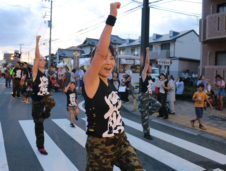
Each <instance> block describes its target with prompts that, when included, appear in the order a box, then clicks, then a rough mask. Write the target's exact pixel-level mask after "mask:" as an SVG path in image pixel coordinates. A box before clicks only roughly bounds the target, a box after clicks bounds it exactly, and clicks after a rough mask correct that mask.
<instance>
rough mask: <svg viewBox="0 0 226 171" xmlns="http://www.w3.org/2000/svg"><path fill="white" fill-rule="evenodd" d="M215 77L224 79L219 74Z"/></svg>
mask: <svg viewBox="0 0 226 171" xmlns="http://www.w3.org/2000/svg"><path fill="white" fill-rule="evenodd" d="M215 78H220V79H223V78H222V77H221V76H220V75H219V74H217V75H216V77H215Z"/></svg>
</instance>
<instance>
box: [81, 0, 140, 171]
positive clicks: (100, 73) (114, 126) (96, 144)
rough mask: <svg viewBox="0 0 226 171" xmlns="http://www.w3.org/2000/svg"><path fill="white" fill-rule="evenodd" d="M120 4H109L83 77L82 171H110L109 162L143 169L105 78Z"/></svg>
mask: <svg viewBox="0 0 226 171" xmlns="http://www.w3.org/2000/svg"><path fill="white" fill-rule="evenodd" d="M120 5H121V4H120V3H119V2H116V3H112V4H111V5H110V15H109V16H108V18H107V20H106V25H105V27H104V30H103V32H102V34H101V37H100V40H99V43H98V45H97V48H96V49H95V50H94V51H93V53H92V56H93V57H92V61H91V65H90V67H89V69H88V70H87V72H86V74H85V76H84V87H83V96H84V99H85V109H86V114H87V121H88V125H87V134H88V138H87V142H86V150H87V166H86V170H112V168H113V165H116V166H118V167H119V168H120V169H121V170H143V168H142V166H141V163H140V161H139V160H138V158H137V154H136V152H135V149H134V148H133V147H132V146H131V145H130V143H129V141H128V140H127V137H126V134H125V132H124V123H123V121H122V118H121V115H120V111H119V110H120V107H121V100H120V98H119V96H118V94H117V90H116V89H115V87H114V85H113V84H111V83H110V82H109V81H108V79H107V77H108V76H109V75H110V74H111V73H112V71H113V69H114V67H115V53H114V50H113V48H112V47H111V46H110V39H111V32H112V29H113V26H114V24H115V21H116V16H117V11H118V8H120Z"/></svg>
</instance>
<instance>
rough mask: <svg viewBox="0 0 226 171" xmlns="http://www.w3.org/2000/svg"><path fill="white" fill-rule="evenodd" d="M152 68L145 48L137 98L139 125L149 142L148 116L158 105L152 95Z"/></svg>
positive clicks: (147, 50)
mask: <svg viewBox="0 0 226 171" xmlns="http://www.w3.org/2000/svg"><path fill="white" fill-rule="evenodd" d="M151 72H152V66H151V64H150V50H149V47H147V48H146V59H145V66H144V69H143V71H142V75H141V87H140V90H141V95H140V96H139V110H140V113H141V123H142V127H143V133H144V138H146V139H149V140H151V139H152V136H151V135H150V124H149V116H150V115H152V114H153V113H155V112H157V111H158V109H159V107H160V103H159V102H158V101H156V99H155V98H154V97H153V94H152V86H153V82H152V78H151V76H150V74H151Z"/></svg>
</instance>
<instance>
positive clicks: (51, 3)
mask: <svg viewBox="0 0 226 171" xmlns="http://www.w3.org/2000/svg"><path fill="white" fill-rule="evenodd" d="M52 14H53V0H51V2H50V20H49V62H48V68H49V67H50V63H51V58H52V56H51V48H52V47H51V46H52Z"/></svg>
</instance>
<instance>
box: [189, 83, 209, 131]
mask: <svg viewBox="0 0 226 171" xmlns="http://www.w3.org/2000/svg"><path fill="white" fill-rule="evenodd" d="M197 88H198V90H197V91H196V92H195V93H194V95H193V97H192V99H193V100H194V101H195V114H196V118H195V119H192V120H191V126H192V127H193V128H194V127H195V121H198V122H199V128H200V129H202V130H206V127H205V126H204V125H203V123H202V117H203V110H204V107H205V101H207V102H208V103H209V105H210V107H211V108H212V105H211V103H210V102H209V100H208V96H207V94H206V93H205V92H204V91H203V90H204V85H203V84H199V85H198V87H197Z"/></svg>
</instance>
